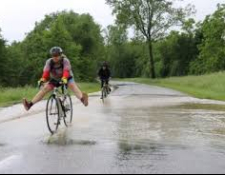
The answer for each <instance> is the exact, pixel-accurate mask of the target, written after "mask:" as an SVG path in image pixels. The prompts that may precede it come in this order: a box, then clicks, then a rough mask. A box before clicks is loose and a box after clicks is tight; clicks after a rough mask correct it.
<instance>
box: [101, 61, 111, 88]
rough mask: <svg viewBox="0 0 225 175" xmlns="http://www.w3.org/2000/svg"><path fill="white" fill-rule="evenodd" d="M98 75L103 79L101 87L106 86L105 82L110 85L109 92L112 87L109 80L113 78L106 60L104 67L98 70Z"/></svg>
mask: <svg viewBox="0 0 225 175" xmlns="http://www.w3.org/2000/svg"><path fill="white" fill-rule="evenodd" d="M98 76H99V78H100V80H101V88H103V86H104V83H106V85H107V86H108V88H109V92H110V91H111V89H110V87H109V80H110V78H111V71H110V69H109V65H108V63H107V62H104V63H103V64H102V67H101V69H100V70H99V72H98Z"/></svg>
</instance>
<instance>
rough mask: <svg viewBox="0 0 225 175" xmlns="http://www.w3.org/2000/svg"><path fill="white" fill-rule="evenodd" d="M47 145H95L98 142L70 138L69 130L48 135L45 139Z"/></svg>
mask: <svg viewBox="0 0 225 175" xmlns="http://www.w3.org/2000/svg"><path fill="white" fill-rule="evenodd" d="M43 143H44V144H47V145H58V146H70V145H78V146H79V145H80V146H94V145H96V144H97V142H95V141H90V140H74V139H71V138H68V135H67V132H62V133H60V132H59V133H58V134H56V135H53V136H50V137H47V138H46V139H45V140H44V141H43Z"/></svg>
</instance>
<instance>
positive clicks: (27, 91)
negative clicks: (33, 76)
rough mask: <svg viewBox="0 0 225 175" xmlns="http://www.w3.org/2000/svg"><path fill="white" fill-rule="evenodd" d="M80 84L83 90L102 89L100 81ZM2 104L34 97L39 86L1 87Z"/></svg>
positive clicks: (0, 99) (0, 98)
mask: <svg viewBox="0 0 225 175" xmlns="http://www.w3.org/2000/svg"><path fill="white" fill-rule="evenodd" d="M78 86H79V87H80V88H81V90H82V91H84V92H87V93H92V92H96V91H99V90H100V85H99V84H98V83H78ZM0 92H1V93H0V106H1V107H4V106H10V105H13V104H17V103H19V102H21V100H22V99H23V98H24V97H26V98H27V99H32V98H33V97H34V95H36V93H37V92H38V89H37V88H34V87H29V86H27V87H23V88H0Z"/></svg>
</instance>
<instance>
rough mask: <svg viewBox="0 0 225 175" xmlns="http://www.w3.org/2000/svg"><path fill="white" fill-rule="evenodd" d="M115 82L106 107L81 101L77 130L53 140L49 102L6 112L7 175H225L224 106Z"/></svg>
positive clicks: (95, 99)
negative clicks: (46, 110)
mask: <svg viewBox="0 0 225 175" xmlns="http://www.w3.org/2000/svg"><path fill="white" fill-rule="evenodd" d="M115 84H116V85H117V86H118V88H117V89H116V90H115V91H114V92H113V93H112V94H111V95H110V96H109V98H108V99H107V100H106V102H105V104H103V103H102V102H101V100H100V97H99V96H97V95H93V96H92V97H91V98H90V106H89V107H88V108H84V107H83V106H81V105H80V104H79V103H77V101H76V100H75V99H74V110H75V112H74V121H73V125H72V126H71V127H70V128H64V127H62V128H60V130H59V132H58V134H56V135H54V136H50V134H49V133H48V130H47V126H46V121H45V113H44V106H45V102H43V103H42V104H39V105H37V106H36V107H35V108H34V109H33V111H31V112H30V113H28V114H26V113H24V114H26V115H25V117H21V116H23V115H22V114H21V111H22V106H20V105H18V106H16V107H15V108H12V107H11V108H9V109H8V111H7V109H4V110H3V111H0V173H26V174H27V173H95V174H96V173H107V174H109V173H110V174H111V173H124V174H127V173H132V174H136V173H142V174H147V173H148V174H149V173H157V174H159V173H175V174H178V173H207V174H208V173H210V174H211V173H214V174H215V173H216V174H218V173H225V163H224V162H225V109H224V106H225V103H223V102H217V101H210V100H199V99H195V98H192V97H188V96H186V95H184V94H182V93H179V92H176V91H173V90H168V89H164V88H159V87H154V86H146V85H140V84H134V83H115ZM14 110H15V111H14ZM7 112H8V113H9V114H10V115H9V116H13V117H14V118H13V119H12V120H5V118H7V116H6V114H7ZM13 112H14V115H12V113H13ZM16 112H18V116H19V117H18V118H17V117H16V116H17V115H16V114H15V113H16ZM23 112H24V111H23ZM1 118H3V119H4V120H3V121H4V122H1Z"/></svg>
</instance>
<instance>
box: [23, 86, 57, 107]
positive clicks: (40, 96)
mask: <svg viewBox="0 0 225 175" xmlns="http://www.w3.org/2000/svg"><path fill="white" fill-rule="evenodd" d="M53 88H54V86H52V85H51V84H50V83H47V84H46V85H45V86H44V88H43V89H42V90H40V91H39V92H38V94H37V95H36V96H35V97H34V98H33V100H32V101H31V102H28V101H27V99H23V105H24V107H25V109H26V110H27V111H29V110H30V108H31V107H32V106H33V105H34V104H36V103H37V102H39V101H41V100H42V99H43V98H44V96H45V95H46V94H47V93H48V92H50V91H52V89H53Z"/></svg>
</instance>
